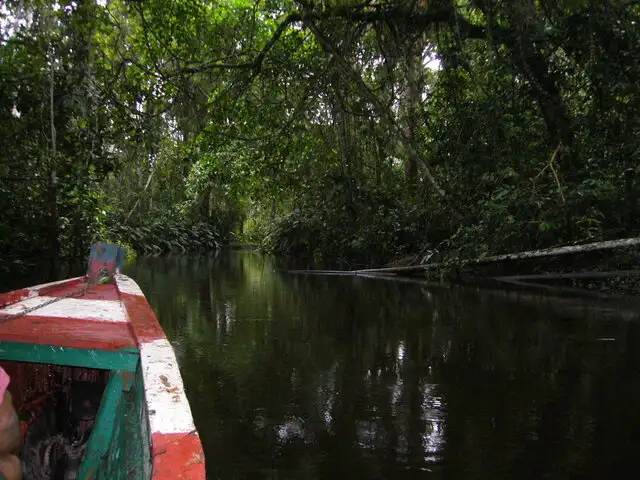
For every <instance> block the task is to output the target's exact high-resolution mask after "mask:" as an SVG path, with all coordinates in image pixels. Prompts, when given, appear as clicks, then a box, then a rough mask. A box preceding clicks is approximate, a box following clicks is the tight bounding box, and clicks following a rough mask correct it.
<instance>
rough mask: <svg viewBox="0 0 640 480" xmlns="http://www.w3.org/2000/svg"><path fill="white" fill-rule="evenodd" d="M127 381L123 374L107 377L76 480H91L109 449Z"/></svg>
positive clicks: (117, 372)
mask: <svg viewBox="0 0 640 480" xmlns="http://www.w3.org/2000/svg"><path fill="white" fill-rule="evenodd" d="M127 382H128V379H125V374H124V372H119V371H113V372H111V375H110V376H109V381H108V383H107V386H106V388H105V391H104V395H103V396H102V401H101V402H100V408H99V410H98V415H97V416H96V423H95V425H94V427H93V429H92V430H91V436H90V437H89V443H88V444H87V450H86V451H85V454H84V458H83V459H82V464H81V465H80V471H79V472H78V478H82V479H87V480H88V479H92V478H95V477H96V474H97V472H98V470H99V468H100V463H101V460H102V456H103V455H104V454H105V453H106V452H107V450H108V449H109V445H110V443H111V437H112V435H113V430H114V426H115V425H116V422H117V421H121V420H122V419H118V418H117V417H116V412H117V410H118V406H119V404H120V399H121V397H122V391H123V390H124V389H125V387H126V383H127Z"/></svg>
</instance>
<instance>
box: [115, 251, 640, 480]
mask: <svg viewBox="0 0 640 480" xmlns="http://www.w3.org/2000/svg"><path fill="white" fill-rule="evenodd" d="M125 273H127V274H128V275H130V276H132V277H133V278H134V279H135V280H136V281H137V282H138V283H139V284H140V286H141V287H142V289H143V291H144V292H145V294H146V295H147V297H148V299H149V302H150V303H151V305H152V307H153V308H154V309H155V311H156V313H157V315H158V318H159V319H160V322H161V323H162V325H163V326H164V328H165V330H166V333H167V336H168V337H169V339H170V340H171V342H172V343H173V345H174V347H175V350H176V355H177V357H178V360H179V363H180V369H181V371H182V375H183V378H184V382H185V388H186V391H187V395H188V396H189V400H190V402H191V407H192V410H193V414H194V418H195V422H196V426H197V428H198V430H199V432H200V435H201V437H202V442H203V445H204V448H205V453H206V460H207V470H208V478H210V479H223V480H227V479H279V480H281V479H330V480H336V479H342V478H345V479H409V478H411V479H415V478H447V479H487V480H489V479H491V480H495V479H507V478H509V479H511V478H513V479H520V478H536V479H541V478H558V479H566V478H598V479H602V478H630V477H629V475H630V474H631V472H633V471H636V470H637V461H636V458H637V454H638V451H640V408H639V405H640V377H639V375H638V374H639V372H640V321H639V320H638V311H637V310H633V309H631V308H625V307H623V306H620V305H617V306H613V305H609V304H594V305H588V304H587V303H586V302H584V301H575V300H567V299H561V298H551V297H548V296H539V295H531V294H528V295H525V294H521V293H520V294H516V293H507V292H495V291H494V292H491V291H478V290H475V289H469V288H466V289H463V288H443V287H429V286H425V285H419V284H414V283H399V282H391V281H385V280H374V279H365V278H351V277H334V276H332V277H321V276H302V275H289V274H287V273H285V272H283V271H280V270H279V269H278V267H277V265H275V264H274V263H272V262H271V261H270V260H269V259H268V258H265V257H263V256H261V255H259V254H257V253H253V252H236V253H234V252H221V253H220V254H219V255H217V256H216V257H212V258H205V257H199V258H196V257H194V258H186V257H168V258H156V259H152V258H141V259H138V261H137V262H136V264H135V265H132V266H130V267H128V268H127V269H126V271H125ZM632 477H633V476H632Z"/></svg>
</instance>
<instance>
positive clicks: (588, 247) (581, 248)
mask: <svg viewBox="0 0 640 480" xmlns="http://www.w3.org/2000/svg"><path fill="white" fill-rule="evenodd" d="M634 246H640V237H636V238H625V239H620V240H607V241H604V242H594V243H586V244H583V245H569V246H564V247H555V248H543V249H540V250H529V251H526V252H519V253H507V254H504V255H494V256H491V257H480V258H475V259H472V260H467V261H465V262H462V263H463V264H464V265H486V264H491V263H500V262H508V261H517V260H528V259H531V258H544V257H557V256H560V255H571V254H577V253H585V252H593V251H598V250H612V249H616V248H627V247H634ZM446 266H447V264H445V263H442V262H438V263H426V264H423V265H408V266H403V267H382V268H367V269H361V270H290V271H289V273H298V274H315V275H363V274H364V275H376V274H392V275H396V274H410V273H422V272H426V271H428V270H433V269H437V268H443V267H446ZM623 272H626V271H623ZM595 273H596V272H594V274H595ZM600 273H602V272H600ZM567 278H569V277H567ZM576 278H579V277H576ZM584 278H587V277H584ZM592 278H597V277H592ZM511 279H515V278H511Z"/></svg>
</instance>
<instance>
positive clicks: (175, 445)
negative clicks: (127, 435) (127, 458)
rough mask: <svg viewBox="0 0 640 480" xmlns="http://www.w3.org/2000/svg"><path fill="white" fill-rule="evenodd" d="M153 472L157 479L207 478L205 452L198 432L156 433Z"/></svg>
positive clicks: (153, 437)
mask: <svg viewBox="0 0 640 480" xmlns="http://www.w3.org/2000/svg"><path fill="white" fill-rule="evenodd" d="M152 444H153V452H152V455H153V473H152V477H151V478H153V479H156V480H164V479H189V480H191V479H195V478H205V476H206V475H205V463H204V453H203V452H202V445H201V444H200V438H199V437H198V433H197V432H196V431H195V430H194V431H193V432H187V433H172V434H162V433H154V434H153V436H152Z"/></svg>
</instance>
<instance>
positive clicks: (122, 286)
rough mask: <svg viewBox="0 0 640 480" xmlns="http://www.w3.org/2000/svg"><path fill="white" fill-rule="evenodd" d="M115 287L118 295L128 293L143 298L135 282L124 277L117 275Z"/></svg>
mask: <svg viewBox="0 0 640 480" xmlns="http://www.w3.org/2000/svg"><path fill="white" fill-rule="evenodd" d="M115 277H116V285H117V286H118V290H119V291H120V293H128V294H130V295H139V296H142V297H144V293H142V290H141V289H140V287H139V286H138V284H137V283H136V282H134V281H133V280H132V279H130V278H129V277H127V276H126V275H122V274H120V273H119V274H117V275H116V276H115Z"/></svg>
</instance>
